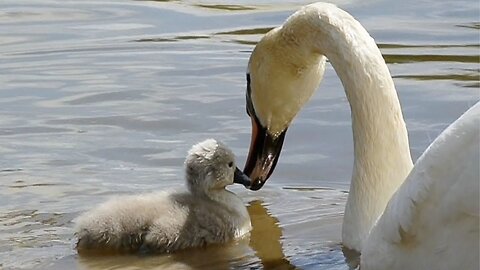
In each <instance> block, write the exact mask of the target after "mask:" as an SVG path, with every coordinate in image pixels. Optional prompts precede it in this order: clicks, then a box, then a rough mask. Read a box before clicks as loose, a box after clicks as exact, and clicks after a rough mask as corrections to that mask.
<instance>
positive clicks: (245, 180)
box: [233, 167, 252, 188]
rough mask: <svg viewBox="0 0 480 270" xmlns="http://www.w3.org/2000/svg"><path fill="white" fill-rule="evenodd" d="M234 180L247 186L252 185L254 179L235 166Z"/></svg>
mask: <svg viewBox="0 0 480 270" xmlns="http://www.w3.org/2000/svg"><path fill="white" fill-rule="evenodd" d="M233 182H234V183H237V184H242V185H244V186H245V187H247V188H248V187H250V186H251V185H252V180H251V179H250V178H249V177H248V176H247V175H246V174H244V173H243V172H242V171H241V170H240V169H239V168H238V167H237V168H235V174H234V176H233Z"/></svg>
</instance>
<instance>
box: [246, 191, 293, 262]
mask: <svg viewBox="0 0 480 270" xmlns="http://www.w3.org/2000/svg"><path fill="white" fill-rule="evenodd" d="M248 213H249V214H250V218H251V220H252V227H253V229H252V232H251V236H250V247H251V248H252V249H253V250H254V251H255V255H256V256H257V257H258V258H259V259H260V260H261V263H262V266H263V268H264V269H295V267H294V266H293V265H292V264H290V262H289V260H288V259H286V258H285V254H284V253H283V248H282V243H281V242H280V239H281V237H282V230H281V229H280V227H279V226H278V224H279V222H278V219H277V218H276V217H274V216H272V215H270V213H268V211H267V209H266V208H265V207H264V206H263V205H262V201H258V200H257V201H252V202H250V205H249V206H248Z"/></svg>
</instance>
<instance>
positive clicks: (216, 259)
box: [64, 200, 295, 269]
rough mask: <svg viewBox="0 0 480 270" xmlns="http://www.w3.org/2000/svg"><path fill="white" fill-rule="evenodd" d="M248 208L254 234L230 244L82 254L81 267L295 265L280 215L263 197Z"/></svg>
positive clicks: (268, 266) (257, 267)
mask: <svg viewBox="0 0 480 270" xmlns="http://www.w3.org/2000/svg"><path fill="white" fill-rule="evenodd" d="M247 209H248V213H249V214H250V218H251V221H252V227H253V229H252V231H251V232H250V235H248V236H246V237H244V238H242V239H238V240H236V241H233V242H230V243H228V244H225V245H211V246H207V247H205V248H197V249H188V250H184V251H180V252H176V253H173V254H167V255H155V254H152V255H115V256H113V255H110V256H94V255H88V256H78V260H77V269H115V268H118V267H122V268H133V269H232V268H234V269H243V268H248V269H295V267H294V266H293V265H292V264H291V263H290V262H289V261H288V259H286V258H285V255H284V253H283V249H282V244H281V237H282V230H281V229H280V227H279V226H278V219H277V218H275V217H273V216H272V215H270V214H269V213H268V211H267V209H266V208H265V207H264V206H263V205H262V201H258V200H255V201H251V202H250V203H249V205H248V207H247ZM64 263H65V262H64ZM67 264H68V263H67Z"/></svg>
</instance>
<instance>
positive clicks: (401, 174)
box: [244, 3, 480, 269]
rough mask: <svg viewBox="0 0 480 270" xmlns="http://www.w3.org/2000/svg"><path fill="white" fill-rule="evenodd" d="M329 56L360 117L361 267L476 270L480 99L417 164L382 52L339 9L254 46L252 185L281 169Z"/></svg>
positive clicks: (352, 203) (348, 234)
mask: <svg viewBox="0 0 480 270" xmlns="http://www.w3.org/2000/svg"><path fill="white" fill-rule="evenodd" d="M325 56H326V57H327V58H328V59H329V60H330V61H331V64H332V66H333V67H334V69H335V71H336V72H337V74H338V76H339V77H340V79H341V81H342V84H343V86H344V89H345V93H346V96H347V98H348V101H349V103H350V107H351V113H352V129H353V137H354V155H355V159H354V168H353V174H352V182H351V185H350V193H349V197H348V200H347V205H346V209H345V216H344V222H343V228H342V239H343V244H344V246H346V247H347V248H350V249H354V250H357V251H360V252H363V255H362V257H361V264H362V269H478V266H479V261H478V252H479V244H478V240H479V238H478V237H479V228H478V227H479V203H478V197H479V168H478V166H479V149H480V148H479V119H480V115H479V114H480V104H478V103H477V105H475V106H474V108H472V109H471V110H469V111H468V112H467V113H466V114H465V115H464V116H462V117H461V118H460V119H459V120H457V121H456V122H455V123H454V124H453V125H452V126H451V127H450V128H448V129H447V130H446V131H444V133H443V134H442V135H441V136H440V137H439V138H438V139H437V140H435V142H434V143H433V144H432V145H431V146H430V147H429V148H428V149H427V151H426V152H425V153H424V154H423V156H422V157H421V158H420V159H419V161H418V163H417V164H416V166H415V167H413V163H412V159H411V156H410V151H409V145H408V135H407V130H406V126H405V122H404V120H403V116H402V111H401V107H400V103H399V100H398V97H397V93H396V90H395V86H394V84H393V80H392V78H391V75H390V72H389V70H388V68H387V66H386V64H385V61H384V60H383V58H382V55H381V53H380V50H379V49H378V47H377V46H376V44H375V41H374V40H373V39H372V38H371V37H370V36H369V34H368V33H367V31H366V30H365V29H364V28H363V27H362V26H361V25H360V23H359V22H358V21H356V20H355V19H354V18H353V17H352V16H351V15H349V14H348V13H347V12H345V11H343V10H341V9H339V8H337V7H336V6H334V5H331V4H326V3H315V4H311V5H308V6H305V7H303V8H302V9H300V10H299V11H297V12H296V13H295V14H293V15H292V16H290V17H289V18H288V19H287V21H286V22H285V23H284V25H283V26H281V27H278V28H275V29H273V30H271V31H270V32H269V33H267V34H266V35H265V37H263V38H262V40H261V41H260V42H259V43H258V44H257V46H256V47H255V49H254V51H253V52H252V55H251V57H250V61H249V65H248V73H247V85H248V86H247V112H248V114H249V115H250V117H251V120H252V140H251V145H250V151H249V155H248V159H247V162H246V165H245V169H244V172H245V173H246V174H247V175H249V176H250V177H251V179H252V181H253V185H252V186H251V187H250V188H251V189H253V190H257V189H260V188H261V187H262V186H263V184H264V183H265V181H266V180H267V179H268V177H269V176H270V174H271V173H272V171H273V170H274V168H275V165H276V162H277V160H278V157H279V154H280V151H281V147H282V144H283V140H284V137H285V133H286V130H287V128H288V125H289V124H290V123H291V121H292V120H293V118H294V117H295V115H296V114H297V113H298V111H299V110H300V109H301V108H302V106H303V105H304V104H305V103H306V102H307V101H308V100H309V99H310V97H311V95H312V94H313V92H314V91H315V89H316V88H317V87H318V84H319V82H320V81H321V78H322V76H323V72H324V65H325ZM412 168H414V169H413V171H412ZM411 171H412V173H411V175H410V176H409V177H408V179H407V176H408V175H409V173H410V172H411ZM405 179H407V180H406V181H405ZM387 204H388V207H387V209H385V208H386V206H387ZM435 207H436V208H435ZM380 216H381V218H380V220H379V221H378V222H377V220H378V219H379V217H380ZM372 228H373V229H372ZM407 258H408V259H407Z"/></svg>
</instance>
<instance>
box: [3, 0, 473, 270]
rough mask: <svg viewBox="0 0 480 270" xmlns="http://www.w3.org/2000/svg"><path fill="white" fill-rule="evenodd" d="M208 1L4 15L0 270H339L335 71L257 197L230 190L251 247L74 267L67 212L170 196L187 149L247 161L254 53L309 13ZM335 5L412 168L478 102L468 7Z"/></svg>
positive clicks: (6, 8)
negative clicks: (382, 89)
mask: <svg viewBox="0 0 480 270" xmlns="http://www.w3.org/2000/svg"><path fill="white" fill-rule="evenodd" d="M218 3H219V2H214V1H111V2H109V1H79V0H72V1H57V0H50V1H34V0H25V1H13V0H4V1H2V2H1V3H0V155H1V157H2V158H1V159H0V228H1V229H0V268H4V269H11V268H27V269H29V268H37V269H38V268H40V269H41V268H43V269H70V268H78V269H95V268H96V269H117V268H122V267H128V268H130V269H152V268H157V269H163V268H170V269H179V268H185V269H192V268H193V269H215V268H216V269H224V268H229V267H230V268H239V269H241V268H245V267H249V268H253V269H257V268H262V267H263V268H265V269H296V268H298V269H319V268H325V269H332V268H333V269H347V268H348V267H347V265H346V264H345V262H344V260H345V259H344V257H343V254H342V252H341V246H340V228H341V220H342V213H343V207H344V205H345V200H346V197H347V194H346V192H344V191H345V190H348V185H349V180H350V177H351V168H352V159H353V154H352V150H353V148H352V139H351V136H352V135H351V130H350V118H349V113H350V112H349V107H348V104H347V102H346V99H345V94H344V93H343V91H342V86H341V84H340V81H339V80H338V78H337V77H336V75H335V72H334V71H333V69H332V68H331V67H330V66H329V67H328V70H327V73H326V75H325V78H324V81H323V83H322V86H321V87H320V88H321V89H320V90H319V91H318V93H317V94H316V95H315V96H314V98H313V100H312V101H311V102H310V103H309V104H308V105H307V107H306V108H304V110H303V111H302V112H301V113H300V115H299V116H298V118H297V119H296V120H295V122H294V124H293V125H292V126H291V127H290V129H289V132H288V133H289V134H288V135H287V138H286V143H285V146H284V150H283V152H282V157H281V159H280V161H279V164H278V166H277V169H276V171H275V173H274V175H273V176H272V178H271V179H270V180H269V181H268V183H267V185H266V187H265V188H264V189H263V190H261V191H259V192H251V191H246V190H244V189H243V188H241V187H234V188H233V190H234V191H235V192H237V193H238V195H239V196H241V197H242V199H243V200H244V201H245V203H246V204H248V205H249V206H248V207H249V211H250V214H251V217H252V222H253V224H254V230H253V231H252V234H251V237H250V238H249V239H243V240H242V241H238V242H235V243H232V244H230V245H226V246H224V247H220V248H219V247H211V248H208V249H206V250H198V251H195V252H189V253H188V254H183V253H179V254H176V255H170V256H146V257H145V256H144V257H141V256H121V257H94V258H91V257H79V256H78V255H76V251H75V249H74V242H75V239H74V236H73V230H72V226H73V223H72V220H73V219H74V218H75V217H76V216H78V215H79V213H81V212H82V211H85V210H87V209H90V208H91V207H93V206H95V205H96V204H98V203H100V202H102V201H104V200H106V199H107V198H108V197H109V196H111V195H114V194H135V193H141V192H146V191H150V190H158V189H162V188H168V187H173V186H179V185H183V181H182V179H183V172H182V165H183V159H184V157H185V154H186V151H187V150H188V148H189V147H190V146H191V145H192V144H193V143H195V142H198V141H200V140H203V139H205V138H208V137H215V138H218V139H220V140H223V141H224V142H226V143H227V144H228V145H229V146H230V147H231V148H232V149H233V150H234V152H235V153H236V155H237V159H238V161H239V163H240V164H243V162H244V161H245V158H246V154H247V151H248V146H249V140H250V121H249V119H248V118H247V116H246V114H245V97H244V91H245V74H244V73H245V69H246V64H247V60H248V57H249V53H250V52H251V50H252V48H253V46H254V44H255V42H256V41H258V40H259V39H260V37H261V36H262V34H264V33H265V32H266V31H268V29H270V28H272V27H274V26H277V25H279V24H281V23H282V21H283V20H284V19H285V18H286V17H287V16H288V15H289V14H291V13H292V12H293V11H294V10H296V9H297V8H298V7H299V6H300V5H302V4H305V3H307V2H306V1H305V2H303V3H299V1H236V2H235V3H234V2H226V1H222V2H221V3H222V4H221V5H219V4H218ZM336 3H337V4H339V5H340V6H341V7H343V8H345V9H347V10H348V11H350V12H351V13H352V14H353V15H354V16H355V17H356V18H358V19H359V20H360V21H361V22H362V24H363V25H364V26H365V27H366V28H367V30H368V31H369V32H370V33H371V35H372V36H373V37H374V38H375V39H376V41H377V43H378V44H379V46H380V48H381V50H382V53H383V54H384V57H385V59H386V61H387V63H388V65H389V68H390V70H391V72H392V75H393V76H394V80H395V83H396V86H397V90H398V92H399V96H400V99H401V102H402V106H403V109H404V115H405V118H406V122H407V126H408V130H409V135H410V144H411V151H412V154H413V157H414V158H415V159H416V158H417V157H418V156H419V155H420V154H421V153H422V152H423V151H424V150H425V148H426V147H427V146H428V144H429V143H430V142H431V141H432V140H433V139H434V138H435V137H436V136H437V135H438V134H439V133H440V132H441V131H442V130H443V129H444V128H445V127H446V126H447V125H448V124H449V123H451V122H452V121H453V120H455V119H456V118H458V117H459V116H460V115H461V113H462V112H464V111H465V110H466V109H467V108H468V107H470V106H471V105H473V104H474V103H475V102H476V101H477V100H479V99H480V91H479V86H480V79H479V74H480V72H479V67H478V64H479V62H480V60H479V59H480V57H479V48H480V45H479V37H480V36H479V28H480V27H479V25H480V22H479V7H478V3H477V1H475V0H469V1H456V0H455V1H454V0H449V1H431V0H426V1H420V2H419V1H413V0H411V1H410V0H409V1H392V0H388V1H358V3H357V2H353V1H338V2H336ZM304 187H311V188H304Z"/></svg>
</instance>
